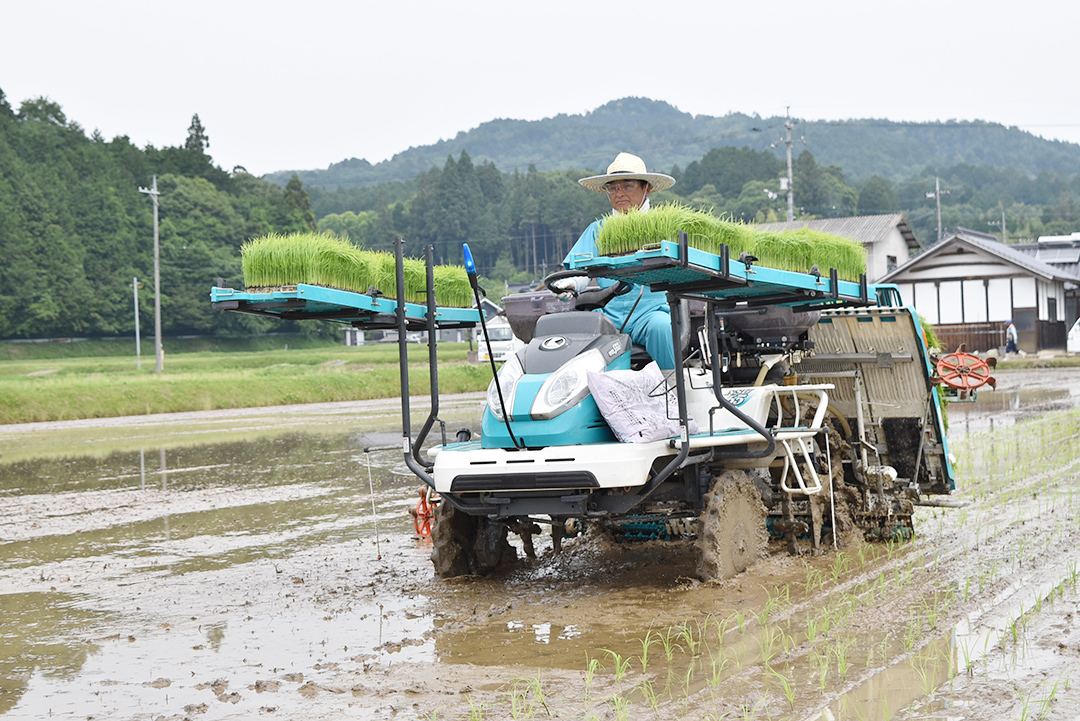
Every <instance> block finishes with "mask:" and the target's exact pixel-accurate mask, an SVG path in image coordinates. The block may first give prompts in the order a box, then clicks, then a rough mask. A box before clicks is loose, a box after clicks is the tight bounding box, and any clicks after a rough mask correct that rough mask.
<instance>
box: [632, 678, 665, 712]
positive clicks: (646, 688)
mask: <svg viewBox="0 0 1080 721" xmlns="http://www.w3.org/2000/svg"><path fill="white" fill-rule="evenodd" d="M635 690H636V691H637V692H638V693H640V694H641V697H642V698H644V699H645V703H647V704H649V708H651V709H652V710H653V713H654V714H656V716H657V717H659V716H660V699H659V697H658V696H657V695H656V689H654V688H653V685H652V682H651V681H642V682H641V683H640V684H639V685H638V686H637V688H636V689H635Z"/></svg>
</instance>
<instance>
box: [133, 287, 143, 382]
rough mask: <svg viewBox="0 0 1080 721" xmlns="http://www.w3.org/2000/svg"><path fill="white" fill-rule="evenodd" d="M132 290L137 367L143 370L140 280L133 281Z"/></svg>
mask: <svg viewBox="0 0 1080 721" xmlns="http://www.w3.org/2000/svg"><path fill="white" fill-rule="evenodd" d="M131 289H132V290H133V291H134V292H135V367H136V368H142V345H141V341H140V339H139V279H138V278H132V279H131Z"/></svg>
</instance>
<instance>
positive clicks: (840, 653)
mask: <svg viewBox="0 0 1080 721" xmlns="http://www.w3.org/2000/svg"><path fill="white" fill-rule="evenodd" d="M854 642H855V640H854V639H850V638H849V639H840V640H837V642H836V644H835V645H834V646H833V655H834V656H835V658H836V672H837V673H839V674H840V678H847V674H848V671H850V670H851V661H850V660H849V659H848V652H849V651H850V650H851V646H852V644H853V643H854Z"/></svg>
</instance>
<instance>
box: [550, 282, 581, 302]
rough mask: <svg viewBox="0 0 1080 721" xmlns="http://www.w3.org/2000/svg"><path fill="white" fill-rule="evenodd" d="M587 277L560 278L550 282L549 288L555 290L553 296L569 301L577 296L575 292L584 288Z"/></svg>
mask: <svg viewBox="0 0 1080 721" xmlns="http://www.w3.org/2000/svg"><path fill="white" fill-rule="evenodd" d="M588 284H589V279H588V278H586V277H584V276H580V277H575V278H560V279H559V280H555V281H552V282H551V286H550V287H551V289H552V290H553V291H555V297H556V298H558V299H559V300H561V301H563V302H569V301H571V300H573V299H574V298H576V297H577V294H578V293H580V292H581V291H583V290H585V286H587V285H588Z"/></svg>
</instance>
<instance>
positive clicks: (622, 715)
mask: <svg viewBox="0 0 1080 721" xmlns="http://www.w3.org/2000/svg"><path fill="white" fill-rule="evenodd" d="M607 705H608V706H609V707H610V708H611V711H612V713H613V714H614V715H615V718H616V719H619V721H626V719H628V718H630V707H631V706H632V705H633V704H631V703H630V699H627V698H623V697H622V696H612V697H611V699H610V700H608V702H607Z"/></svg>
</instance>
